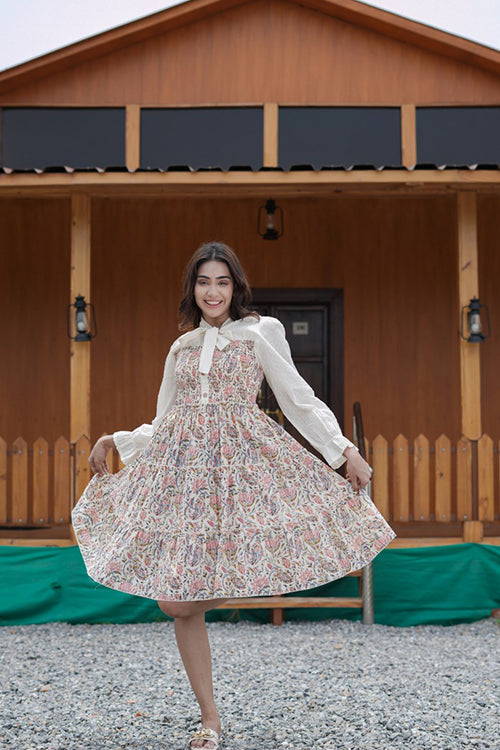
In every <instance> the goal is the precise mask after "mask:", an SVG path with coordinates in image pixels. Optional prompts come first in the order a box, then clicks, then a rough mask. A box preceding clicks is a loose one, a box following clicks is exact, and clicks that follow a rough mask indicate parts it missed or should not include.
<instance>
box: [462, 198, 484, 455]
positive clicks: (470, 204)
mask: <svg viewBox="0 0 500 750" xmlns="http://www.w3.org/2000/svg"><path fill="white" fill-rule="evenodd" d="M457 218H458V299H459V314H460V315H461V311H462V308H463V307H464V306H466V305H468V304H469V302H470V300H471V299H472V297H478V296H479V284H478V258H477V200H476V194H475V193H465V192H464V193H459V194H458V198H457ZM459 320H460V318H459ZM480 346H481V345H480V344H469V343H468V342H467V341H464V340H463V339H462V338H460V392H461V418H462V419H461V423H462V434H463V435H465V436H466V437H468V438H469V440H479V438H480V437H481V369H480Z"/></svg>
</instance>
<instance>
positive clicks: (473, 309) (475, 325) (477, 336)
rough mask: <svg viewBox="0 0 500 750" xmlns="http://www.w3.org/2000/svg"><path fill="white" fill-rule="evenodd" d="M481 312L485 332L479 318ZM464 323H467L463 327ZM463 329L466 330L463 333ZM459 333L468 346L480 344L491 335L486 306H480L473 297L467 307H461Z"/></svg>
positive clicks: (488, 312) (488, 313)
mask: <svg viewBox="0 0 500 750" xmlns="http://www.w3.org/2000/svg"><path fill="white" fill-rule="evenodd" d="M481 310H484V314H485V316H486V323H487V326H486V332H485V331H484V325H483V320H482V318H481ZM464 321H467V322H466V326H464ZM464 329H466V330H465V333H464ZM460 333H461V336H462V338H463V339H464V341H467V342H468V343H469V344H480V343H482V342H483V341H484V340H485V339H487V338H488V337H489V335H490V333H491V330H490V311H489V309H488V305H482V304H481V303H480V301H479V300H478V298H477V297H473V298H472V299H471V301H470V302H469V304H468V305H464V306H463V307H462V321H461V329H460Z"/></svg>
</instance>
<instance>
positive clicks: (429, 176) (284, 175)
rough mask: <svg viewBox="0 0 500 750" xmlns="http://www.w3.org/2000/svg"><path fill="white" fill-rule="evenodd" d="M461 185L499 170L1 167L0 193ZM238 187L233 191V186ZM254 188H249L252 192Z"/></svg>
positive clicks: (488, 179)
mask: <svg viewBox="0 0 500 750" xmlns="http://www.w3.org/2000/svg"><path fill="white" fill-rule="evenodd" d="M462 187H466V188H467V189H469V190H484V191H487V192H488V193H498V192H500V171H499V170H498V169H494V170H480V171H478V170H471V169H449V170H448V169H447V170H437V169H435V170H434V169H432V170H431V169H430V170H422V171H419V170H417V171H408V170H406V169H401V170H387V171H385V170H382V171H380V172H377V171H376V170H371V169H370V170H352V171H349V172H348V171H343V170H324V171H321V172H315V171H312V170H304V171H303V172H302V171H300V172H299V171H293V172H280V171H276V172H267V171H262V172H247V171H244V172H243V171H242V172H238V171H230V172H219V171H214V172H187V171H186V172H136V173H133V174H131V173H129V172H104V173H98V172H97V171H96V172H73V173H66V172H62V173H51V172H47V173H43V174H34V173H14V174H2V173H0V198H1V197H6V196H9V197H27V196H30V197H37V198H42V197H48V196H50V197H68V196H71V195H72V194H74V193H75V192H77V191H79V192H84V193H86V194H89V195H96V196H104V195H109V196H114V197H116V196H117V195H118V194H119V193H120V194H122V195H125V194H127V195H141V194H142V195H146V194H149V195H152V196H156V195H164V194H167V193H171V194H172V195H175V196H176V197H179V195H182V196H188V195H193V196H194V195H203V196H206V195H207V194H208V193H210V195H211V196H216V195H223V194H224V195H227V196H228V197H240V196H241V195H245V196H251V195H252V194H253V195H255V196H259V197H262V196H265V195H266V194H267V192H268V191H269V190H270V189H272V190H273V192H274V194H275V195H277V196H285V195H309V196H311V195H331V196H333V195H334V193H336V192H337V191H339V190H340V191H345V192H351V193H353V192H355V193H358V192H361V191H367V190H370V191H372V192H374V193H378V192H380V193H382V192H384V193H386V192H387V191H388V190H395V191H398V193H405V194H421V193H423V192H427V194H429V195H430V194H435V193H437V192H440V193H444V194H449V193H450V191H451V190H453V191H456V190H458V189H460V188H462ZM238 190H239V191H240V194H239V195H238V192H237V191H238ZM252 191H253V193H252Z"/></svg>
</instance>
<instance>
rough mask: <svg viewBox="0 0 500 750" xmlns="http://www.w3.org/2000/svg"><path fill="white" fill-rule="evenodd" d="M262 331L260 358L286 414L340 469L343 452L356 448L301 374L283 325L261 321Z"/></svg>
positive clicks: (258, 341) (329, 460) (265, 318)
mask: <svg viewBox="0 0 500 750" xmlns="http://www.w3.org/2000/svg"><path fill="white" fill-rule="evenodd" d="M259 327H260V332H261V336H258V337H257V339H256V349H257V356H258V357H259V361H260V364H261V366H262V369H263V371H264V375H265V376H266V380H267V382H268V383H269V385H270V386H271V388H272V391H273V393H274V395H275V396H276V400H277V401H278V404H279V406H280V408H281V410H282V412H283V414H284V415H285V416H286V417H287V419H288V420H289V421H290V422H291V423H292V424H293V425H294V427H296V429H297V430H298V431H299V432H300V433H301V434H302V435H303V436H304V437H305V438H306V440H308V441H309V442H310V443H311V445H312V446H313V447H314V448H316V450H318V451H319V452H320V453H321V454H322V455H323V456H324V457H325V459H326V461H327V462H328V463H329V464H330V466H331V467H332V468H334V469H337V468H338V467H339V466H341V465H342V464H343V463H344V461H345V460H346V457H345V456H344V455H343V452H344V450H345V449H346V448H347V447H352V448H356V446H355V445H354V443H352V442H351V441H350V440H348V439H347V438H346V437H344V435H343V434H342V431H341V429H340V426H339V423H338V421H337V419H336V417H335V415H334V414H333V412H332V411H331V410H330V409H329V408H328V406H327V405H326V404H324V403H323V401H321V400H320V399H319V398H317V397H316V396H315V395H314V391H313V389H312V388H311V387H310V385H308V383H307V382H306V381H305V380H304V378H303V377H302V376H301V375H300V374H299V373H298V371H297V369H296V367H295V365H294V363H293V360H292V356H291V353H290V347H289V345H288V341H287V340H286V337H285V329H284V327H283V325H282V324H281V322H280V321H279V320H277V319H276V318H271V317H262V318H261V321H260V326H259Z"/></svg>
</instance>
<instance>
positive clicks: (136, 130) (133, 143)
mask: <svg viewBox="0 0 500 750" xmlns="http://www.w3.org/2000/svg"><path fill="white" fill-rule="evenodd" d="M125 112H126V114H125V118H126V120H125V122H126V126H125V151H126V157H125V160H126V164H127V167H128V168H129V169H131V170H135V169H139V167H140V165H141V108H140V106H139V105H138V104H128V105H127V107H126V109H125Z"/></svg>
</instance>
